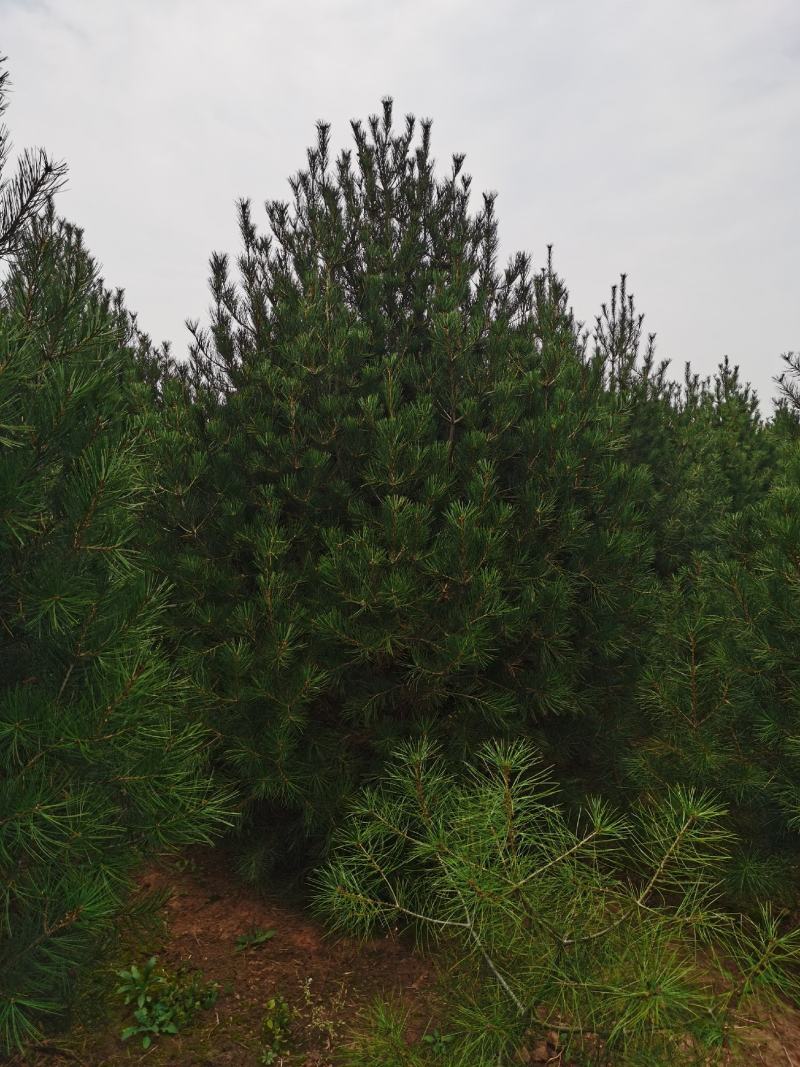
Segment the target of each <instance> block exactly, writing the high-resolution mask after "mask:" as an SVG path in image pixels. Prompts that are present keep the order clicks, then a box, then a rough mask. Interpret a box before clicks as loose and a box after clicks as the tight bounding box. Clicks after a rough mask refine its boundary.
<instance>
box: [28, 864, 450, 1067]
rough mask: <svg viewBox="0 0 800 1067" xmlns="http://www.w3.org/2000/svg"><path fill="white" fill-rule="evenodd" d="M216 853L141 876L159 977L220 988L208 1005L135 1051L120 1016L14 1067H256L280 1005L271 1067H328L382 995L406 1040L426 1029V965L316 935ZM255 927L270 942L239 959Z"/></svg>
mask: <svg viewBox="0 0 800 1067" xmlns="http://www.w3.org/2000/svg"><path fill="white" fill-rule="evenodd" d="M231 867H232V865H231V862H230V860H229V858H226V856H225V854H224V853H223V852H214V851H211V850H208V851H200V850H195V851H193V852H192V853H191V854H190V855H189V856H187V857H186V858H184V860H183V863H181V864H178V865H174V864H172V865H161V866H158V867H153V868H151V869H149V870H148V871H147V872H146V873H145V874H144V875H143V876H142V878H141V884H142V887H143V888H144V889H156V890H158V889H165V890H167V891H168V892H169V893H170V897H169V899H168V901H167V903H166V905H165V916H164V917H165V919H166V923H167V936H166V938H164V939H163V943H162V944H160V945H157V944H153V943H151V942H150V941H148V943H147V948H146V950H144V949H143V950H141V951H140V953H139V955H138V958H137V959H136V960H124V961H123V963H122V965H124V966H127V965H129V963H130V962H138V963H142V962H144V959H145V958H146V955H147V953H148V952H150V951H153V952H154V953H155V954H157V956H158V961H159V964H163V965H164V966H166V967H167V968H168V969H171V970H175V969H177V968H178V967H184V966H187V967H189V968H197V969H199V970H200V971H201V972H202V974H203V976H204V977H205V978H206V979H207V980H213V981H216V982H218V983H219V984H220V992H219V996H218V999H217V1003H216V1005H215V1006H214V1007H213V1008H212V1009H210V1010H208V1011H206V1012H201V1013H200V1014H199V1015H198V1016H197V1017H196V1021H195V1022H194V1023H193V1024H192V1025H191V1027H189V1028H187V1029H186V1030H185V1032H183V1033H181V1034H178V1035H177V1036H174V1037H161V1038H159V1039H158V1040H157V1041H155V1042H154V1044H153V1045H152V1046H151V1048H150V1049H149V1050H147V1051H146V1052H143V1051H142V1048H141V1044H140V1043H139V1042H138V1041H137V1039H136V1038H133V1039H131V1040H130V1041H128V1042H122V1041H121V1040H120V1039H119V1037H118V1035H119V1032H120V1030H121V1029H122V1026H124V1025H126V1024H127V1023H128V1022H129V1021H130V1019H128V1018H127V1017H125V1016H124V1015H123V1014H122V1011H123V1010H124V1009H121V1011H120V1012H119V1013H118V1014H119V1017H118V1018H115V1019H114V1020H112V1022H111V1025H108V1026H107V1027H106V1028H105V1029H104V1032H101V1033H98V1032H91V1031H90V1030H87V1031H86V1032H85V1033H82V1032H81V1030H80V1028H78V1029H77V1032H76V1030H75V1029H74V1028H73V1031H72V1032H70V1034H68V1035H66V1036H65V1037H64V1038H53V1039H52V1041H51V1042H49V1043H48V1045H47V1046H43V1047H41V1048H40V1049H39V1050H37V1051H34V1052H32V1053H29V1054H28V1056H27V1057H26V1058H24V1059H17V1060H15V1067H16V1065H17V1064H19V1065H20V1067H21V1065H22V1064H25V1065H26V1067H34V1065H35V1067H43V1065H45V1064H47V1065H49V1067H56V1065H59V1067H61V1065H62V1064H63V1065H66V1064H67V1063H69V1062H72V1063H81V1064H85V1065H87V1067H88V1065H92V1067H94V1065H98V1067H106V1065H108V1067H113V1065H115V1064H132V1063H143V1064H149V1065H151V1067H156V1065H158V1067H161V1065H166V1064H171V1065H175V1064H180V1065H182V1067H212V1065H213V1067H225V1065H228V1064H236V1065H237V1067H257V1065H258V1064H259V1055H260V1051H261V1046H260V1039H259V1037H260V1031H261V1025H262V1020H263V1018H264V1009H265V1003H266V1001H268V1000H269V998H270V997H273V996H280V997H283V998H284V999H285V1000H286V1001H287V1003H288V1004H289V1005H290V1007H291V1008H293V1009H295V1011H296V1015H295V1019H294V1021H293V1023H292V1028H291V1038H290V1040H291V1049H292V1055H291V1056H288V1057H287V1058H285V1059H283V1060H282V1059H280V1058H279V1059H277V1060H276V1061H275V1067H283V1065H285V1067H290V1065H291V1067H327V1065H328V1064H330V1063H331V1057H332V1055H333V1053H334V1052H335V1046H336V1045H337V1044H338V1043H339V1042H340V1041H341V1040H342V1039H343V1038H344V1036H345V1035H346V1032H347V1030H348V1028H349V1027H350V1026H351V1025H352V1024H353V1023H354V1022H355V1021H356V1019H357V1016H358V1013H359V1011H360V1010H361V1009H363V1007H364V1006H365V1005H366V1004H368V1003H369V1002H370V1001H371V1000H372V999H374V998H375V997H377V996H378V995H379V994H381V993H388V994H393V995H396V996H398V997H400V998H402V999H403V1000H405V1001H406V1002H407V1003H408V1007H409V1009H410V1011H411V1028H412V1033H411V1034H410V1035H409V1036H410V1037H412V1038H413V1037H414V1036H415V1035H414V1033H413V1031H416V1032H417V1036H418V1035H419V1034H421V1033H422V1032H423V1030H424V1028H425V1025H426V1023H427V1022H428V1021H429V1014H428V1015H426V1014H425V1011H424V1008H423V1003H424V1001H423V994H424V992H425V990H426V989H427V988H428V986H429V985H430V984H431V981H432V971H431V968H430V966H429V965H428V964H427V963H426V962H425V961H424V960H423V959H422V958H421V957H420V956H419V955H417V954H416V953H415V952H414V951H413V950H412V948H411V947H410V946H409V945H407V944H403V943H402V942H401V941H400V940H398V939H397V938H395V937H393V936H391V935H390V936H387V937H383V938H381V939H379V940H375V941H371V942H367V943H366V944H359V943H357V942H355V941H352V940H346V939H334V938H331V937H329V936H326V934H325V932H324V930H323V928H322V926H321V925H320V924H319V923H317V922H316V921H314V919H312V918H310V917H309V915H308V914H307V913H306V912H305V911H304V910H303V909H302V908H301V907H299V906H292V905H290V904H287V903H286V902H285V901H281V900H278V899H277V898H270V897H269V896H263V895H261V894H259V893H258V892H257V891H256V890H255V889H254V888H253V887H251V886H248V885H245V884H243V883H242V882H241V881H239V880H238V879H237V878H236V877H235V876H234V875H233V874H232V870H231ZM254 928H262V929H274V930H275V936H274V937H273V938H272V940H270V941H267V942H265V943H263V944H261V945H258V946H253V947H250V948H247V949H245V950H244V951H237V950H236V939H237V937H238V936H239V935H241V934H243V933H247V932H249V931H251V930H253V929H254Z"/></svg>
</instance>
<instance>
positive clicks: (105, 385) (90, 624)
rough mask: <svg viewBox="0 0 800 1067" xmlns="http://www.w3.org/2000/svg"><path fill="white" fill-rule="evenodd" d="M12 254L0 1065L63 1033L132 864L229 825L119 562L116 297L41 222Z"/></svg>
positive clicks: (180, 685) (122, 392)
mask: <svg viewBox="0 0 800 1067" xmlns="http://www.w3.org/2000/svg"><path fill="white" fill-rule="evenodd" d="M14 248H15V252H14V257H13V259H12V261H11V264H10V267H9V270H8V273H7V276H6V278H5V280H4V282H3V284H2V288H0V438H1V439H0V578H1V580H0V1047H1V1048H4V1049H6V1050H8V1049H10V1048H13V1047H15V1046H18V1045H20V1044H22V1043H24V1042H26V1041H28V1040H30V1039H32V1038H35V1037H36V1036H37V1034H39V1033H40V1032H41V1027H42V1026H43V1025H45V1024H47V1022H48V1020H50V1019H54V1018H57V1017H58V1016H60V1015H63V1013H64V1011H65V1010H66V1008H67V1006H68V1004H69V999H70V995H71V993H72V991H73V989H74V985H75V977H76V973H77V971H76V968H78V967H79V966H81V965H82V964H84V963H86V962H87V961H88V960H89V959H91V957H92V954H93V952H94V951H95V950H96V949H97V947H98V945H99V943H100V942H101V941H102V939H103V937H104V936H105V935H107V934H108V933H109V932H110V931H111V930H112V928H113V924H114V922H115V920H116V919H118V917H119V916H120V914H121V913H122V910H123V908H124V905H125V902H126V899H127V897H128V893H129V890H130V888H131V886H132V875H133V874H134V873H135V871H136V868H137V866H138V865H139V864H140V863H141V861H142V859H143V858H144V857H150V856H152V854H153V853H154V852H156V851H158V850H161V849H164V848H172V847H176V846H180V845H184V844H187V843H190V842H197V841H208V840H210V839H211V837H212V836H213V835H214V834H215V833H217V832H218V831H219V830H221V828H222V827H223V825H225V824H226V823H229V822H230V819H229V816H228V815H226V812H225V808H226V806H227V802H226V800H225V798H224V797H223V796H222V795H221V794H219V793H218V792H215V791H214V790H213V789H212V786H211V784H210V780H209V776H208V768H207V750H208V738H207V736H206V733H205V731H204V730H203V728H202V727H201V726H200V724H199V723H198V722H196V721H192V720H191V719H190V718H188V717H187V715H186V697H187V687H186V683H185V680H184V679H183V678H182V677H181V676H180V675H179V674H178V673H177V672H176V670H175V669H174V667H173V666H172V664H171V663H170V660H169V659H168V657H167V656H166V654H165V652H164V650H163V647H162V639H163V625H164V624H163V617H164V611H165V608H166V604H167V595H168V590H167V588H166V587H165V585H164V583H163V582H162V581H159V580H157V579H156V578H155V577H154V576H153V575H152V573H150V572H149V571H148V570H147V568H146V567H145V566H144V560H143V556H142V553H141V551H139V549H138V548H137V544H136V541H137V536H138V532H139V525H140V522H141V519H142V515H143V511H144V507H145V504H146V502H147V499H148V495H149V492H150V489H149V487H148V453H147V447H146V440H145V438H144V435H143V432H142V425H140V423H139V420H138V418H137V417H136V415H135V411H136V409H137V407H138V406H140V405H141V404H142V403H143V399H144V396H143V394H142V393H141V390H142V388H143V387H142V385H141V384H140V383H139V382H138V381H137V375H136V373H135V368H134V366H133V362H132V352H131V351H130V350H129V349H128V348H127V347H126V345H125V335H126V322H127V319H126V316H125V314H124V310H123V309H122V307H121V303H120V297H116V298H115V297H113V296H112V295H111V294H110V293H108V292H107V291H105V289H104V288H103V285H102V282H101V281H100V279H99V278H98V275H97V269H96V266H95V264H94V262H93V261H92V259H91V257H90V256H89V255H88V253H87V252H86V251H85V249H84V246H83V241H82V236H81V232H80V230H77V229H76V228H74V227H72V226H70V225H68V224H67V223H64V222H61V221H60V220H58V219H57V218H56V216H55V213H54V209H53V207H52V205H51V206H50V207H48V208H46V209H45V210H44V212H43V213H42V214H40V215H39V216H38V217H33V218H31V217H29V218H28V219H27V220H26V225H25V227H24V229H23V230H22V231H21V232H20V233H18V234H16V236H15V240H14ZM137 391H138V394H137ZM137 396H138V398H137Z"/></svg>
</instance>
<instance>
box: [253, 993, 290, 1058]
mask: <svg viewBox="0 0 800 1067" xmlns="http://www.w3.org/2000/svg"><path fill="white" fill-rule="evenodd" d="M293 1015H294V1013H293V1011H292V1009H291V1008H290V1007H289V1005H288V1004H287V1003H286V1001H285V1000H284V998H283V997H281V996H276V997H270V999H269V1000H268V1001H267V1003H266V1004H265V1005H264V1018H263V1020H262V1022H261V1045H262V1049H261V1056H260V1058H259V1063H262V1064H266V1065H269V1064H273V1063H276V1062H277V1061H278V1060H279V1059H280V1057H281V1056H285V1055H287V1054H288V1052H289V1050H290V1047H291V1040H290V1038H291V1026H292V1018H293Z"/></svg>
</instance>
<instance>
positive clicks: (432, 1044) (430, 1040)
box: [420, 1030, 454, 1057]
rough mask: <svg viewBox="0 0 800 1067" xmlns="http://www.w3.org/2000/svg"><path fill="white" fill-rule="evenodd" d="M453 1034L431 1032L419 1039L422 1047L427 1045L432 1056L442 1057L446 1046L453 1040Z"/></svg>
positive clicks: (438, 1031) (439, 1031) (437, 1031)
mask: <svg viewBox="0 0 800 1067" xmlns="http://www.w3.org/2000/svg"><path fill="white" fill-rule="evenodd" d="M453 1038H454V1035H453V1034H443V1033H442V1032H441V1030H432V1031H431V1033H429V1034H423V1036H422V1037H421V1038H420V1040H421V1042H422V1044H423V1045H427V1046H428V1048H429V1049H430V1050H431V1052H432V1053H433V1055H434V1056H436V1057H439V1056H444V1055H445V1054H446V1052H447V1046H448V1045H449V1044H450V1042H451V1041H452V1040H453Z"/></svg>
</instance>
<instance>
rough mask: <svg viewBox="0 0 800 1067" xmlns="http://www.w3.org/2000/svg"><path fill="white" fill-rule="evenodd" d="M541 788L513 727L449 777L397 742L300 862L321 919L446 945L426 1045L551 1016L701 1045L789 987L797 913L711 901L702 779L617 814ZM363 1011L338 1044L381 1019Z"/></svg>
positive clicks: (697, 1051)
mask: <svg viewBox="0 0 800 1067" xmlns="http://www.w3.org/2000/svg"><path fill="white" fill-rule="evenodd" d="M554 791H555V790H554V785H553V782H552V779H551V778H550V777H549V776H548V775H547V774H545V773H543V771H542V769H541V764H540V761H539V759H538V758H537V756H536V755H535V753H534V752H533V750H532V749H531V748H530V746H529V745H528V744H526V743H524V742H515V743H511V744H501V745H496V744H490V745H487V746H484V747H483V749H482V750H481V752H480V754H479V756H478V758H477V759H476V761H475V763H474V764H473V766H472V767H471V768H470V771H469V773H468V775H467V776H466V778H464V777H461V778H457V777H455V776H454V775H452V774H451V773H449V772H448V770H447V767H446V764H445V763H444V761H443V760H442V759H441V756H440V755H439V754H438V753H437V752H436V751H435V749H433V748H432V746H431V745H430V744H429V743H428V742H426V741H424V740H422V741H420V742H417V743H415V744H408V745H406V746H404V747H403V748H402V749H400V751H399V753H398V755H397V757H396V759H395V761H394V762H393V763H392V764H391V765H390V766H389V767H388V768H387V769H386V772H385V774H384V776H383V778H382V780H381V782H380V784H379V785H377V786H375V787H374V788H368V789H365V790H363V791H362V792H361V794H360V795H359V798H358V800H357V801H356V803H355V804H354V806H353V808H352V810H351V813H350V818H349V819H348V820H347V822H346V823H345V825H344V827H343V829H342V830H341V831H340V832H339V834H338V836H337V844H336V847H335V849H334V856H333V859H332V860H331V862H330V863H329V864H328V865H327V866H326V867H325V868H323V870H322V872H321V873H320V874H319V875H318V876H317V896H316V900H317V906H318V908H319V909H320V911H321V913H322V914H323V915H324V916H325V918H326V919H327V920H328V921H330V922H331V923H332V924H333V925H334V927H335V928H337V929H341V930H343V931H346V932H348V933H357V934H361V935H365V936H366V935H368V934H370V933H372V932H374V931H375V930H376V929H380V928H390V927H393V926H395V925H398V924H399V925H401V926H405V927H409V928H411V929H413V930H414V931H416V933H417V934H418V936H419V937H420V938H422V939H423V941H424V942H425V943H428V944H430V943H431V942H434V943H437V944H438V945H439V946H440V948H441V949H442V950H443V951H444V952H445V953H446V955H447V956H448V957H449V958H451V959H453V960H455V971H454V972H453V971H452V970H451V973H450V975H449V978H448V986H449V989H450V1002H449V1015H448V1018H447V1020H446V1024H447V1029H448V1031H450V1032H451V1033H452V1034H453V1035H454V1036H453V1040H452V1048H450V1047H448V1049H447V1051H446V1053H445V1054H444V1056H443V1062H446V1063H451V1064H454V1065H455V1064H463V1065H467V1064H469V1065H471V1067H479V1065H482V1064H486V1065H487V1067H489V1065H492V1067H494V1065H496V1064H498V1063H506V1062H513V1061H514V1057H515V1055H516V1054H517V1053H518V1052H519V1051H520V1050H521V1049H523V1048H524V1046H525V1043H526V1041H528V1040H530V1038H531V1035H533V1036H534V1039H535V1036H536V1035H538V1036H540V1037H541V1036H542V1035H545V1034H547V1033H549V1032H551V1031H556V1033H557V1034H558V1037H559V1042H560V1045H561V1048H562V1050H563V1055H564V1056H565V1057H566V1058H569V1057H571V1056H578V1057H579V1062H592V1063H614V1064H618V1065H623V1064H651V1065H653V1064H664V1065H666V1064H674V1063H678V1062H681V1063H689V1062H695V1058H696V1061H697V1062H698V1063H699V1062H703V1063H707V1062H709V1056H711V1057H712V1058H714V1057H715V1056H716V1055H719V1056H720V1057H721V1056H722V1055H723V1054H724V1053H726V1052H727V1051H728V1050H729V1049H730V1047H731V1045H732V1042H733V1041H734V1034H735V1030H736V1028H737V1026H738V1024H740V1022H741V1021H742V1020H743V1019H745V1018H746V1017H747V1013H748V1012H750V1011H752V1009H753V1006H754V1002H758V1003H760V1004H761V1006H762V1007H763V1005H764V1004H765V1003H769V1002H770V1001H775V1000H778V999H779V998H780V997H781V996H782V995H785V994H790V995H792V996H796V995H797V993H798V991H799V987H798V978H797V973H796V970H797V964H798V962H799V961H800V930H798V929H797V928H796V927H795V926H793V925H791V924H787V923H785V922H784V921H782V920H781V919H780V918H779V917H777V916H776V915H774V914H773V913H772V911H771V910H770V909H769V907H763V908H762V909H761V910H760V911H758V912H757V913H756V914H755V916H754V917H752V918H744V917H743V916H741V915H736V914H732V913H726V912H725V911H724V910H722V909H721V908H720V906H719V893H720V885H719V878H720V873H721V871H722V869H723V868H724V865H725V863H726V861H727V857H728V853H729V849H730V846H731V844H732V842H731V836H730V834H729V832H728V831H727V830H726V829H725V827H724V822H723V818H724V815H725V812H724V809H722V808H721V807H720V806H719V804H718V803H717V802H716V801H714V799H713V798H712V797H710V796H708V795H704V794H701V793H698V792H696V791H693V790H687V789H684V788H682V787H674V788H672V789H671V790H669V791H668V792H667V793H666V795H664V796H663V797H662V798H661V799H660V800H658V801H657V802H654V803H648V804H642V805H639V806H637V807H636V808H634V809H633V810H632V811H631V812H630V813H629V814H628V815H626V816H620V815H617V814H615V813H613V812H612V811H611V809H610V808H608V807H607V806H606V805H605V804H603V803H602V802H600V801H597V802H593V803H591V804H589V805H588V806H587V807H586V808H585V809H584V811H583V813H582V817H581V819H580V820H579V821H578V823H577V825H575V826H572V825H571V823H570V820H569V819H568V818H567V817H566V816H565V814H564V812H563V811H562V809H561V808H560V807H559V806H558V805H557V804H556V803H555V802H554V799H553V793H554ZM378 1015H379V1017H382V1018H383V1023H382V1029H383V1036H381V1032H380V1028H379V1029H378V1031H377V1032H376V1033H372V1034H371V1035H369V1036H367V1037H362V1038H361V1039H359V1040H358V1041H357V1042H356V1044H355V1046H354V1049H353V1062H354V1063H356V1062H358V1063H361V1062H368V1058H367V1059H365V1058H364V1057H365V1056H367V1057H368V1049H369V1048H370V1043H371V1042H374V1046H373V1047H374V1048H376V1049H377V1048H378V1047H379V1046H380V1042H381V1041H382V1040H385V1037H386V1033H387V1029H388V1030H391V1025H392V1023H391V1013H389V1014H388V1015H386V1014H385V1009H384V1011H383V1012H379V1013H378ZM373 1021H374V1020H373ZM359 1057H361V1058H360V1059H359ZM410 1057H411V1054H410V1053H409V1059H408V1060H407V1061H403V1060H400V1059H398V1063H400V1062H408V1063H409V1064H410V1063H412V1062H413V1061H412V1059H411V1058H410ZM586 1057H588V1060H587V1059H586ZM376 1062H377V1061H376Z"/></svg>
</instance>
